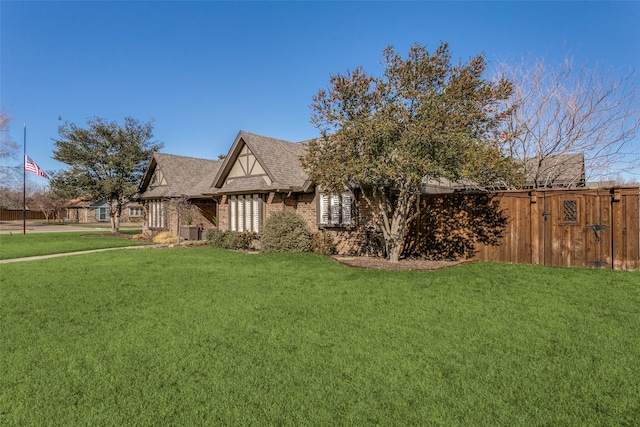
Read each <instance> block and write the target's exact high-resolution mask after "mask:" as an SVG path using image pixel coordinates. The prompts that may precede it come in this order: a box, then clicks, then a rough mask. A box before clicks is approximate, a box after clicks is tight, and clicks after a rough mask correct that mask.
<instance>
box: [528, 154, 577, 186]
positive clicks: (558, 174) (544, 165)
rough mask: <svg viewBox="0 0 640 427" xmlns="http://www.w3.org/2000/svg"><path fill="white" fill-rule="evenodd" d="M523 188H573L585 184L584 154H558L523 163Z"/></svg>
mask: <svg viewBox="0 0 640 427" xmlns="http://www.w3.org/2000/svg"><path fill="white" fill-rule="evenodd" d="M523 166H524V169H525V186H526V187H534V186H536V185H535V184H536V183H537V184H538V185H537V186H538V187H540V186H542V187H572V186H573V187H575V186H580V185H584V184H585V170H584V154H558V155H555V156H549V157H545V158H544V159H542V161H539V160H538V159H537V158H529V159H526V160H525V161H524V164H523Z"/></svg>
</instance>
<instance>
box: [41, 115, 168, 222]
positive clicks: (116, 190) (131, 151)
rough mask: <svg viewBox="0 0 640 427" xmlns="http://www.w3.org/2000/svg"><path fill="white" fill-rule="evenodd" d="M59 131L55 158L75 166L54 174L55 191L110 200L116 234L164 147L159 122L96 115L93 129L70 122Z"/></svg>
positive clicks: (70, 195)
mask: <svg viewBox="0 0 640 427" xmlns="http://www.w3.org/2000/svg"><path fill="white" fill-rule="evenodd" d="M58 134H59V139H56V140H54V141H55V148H54V153H53V158H54V159H55V160H58V161H60V162H63V163H66V164H67V165H69V168H68V169H66V170H61V171H58V172H56V173H54V174H53V176H52V178H51V181H50V185H51V187H52V189H53V190H54V191H55V192H56V193H57V194H58V195H62V196H65V197H67V198H74V197H88V198H90V199H91V200H93V201H95V202H98V201H101V200H105V201H106V202H107V203H108V204H109V206H110V210H111V231H112V232H113V233H116V232H117V231H118V230H119V227H120V214H121V212H122V207H123V205H124V203H126V202H127V201H128V200H129V199H130V198H131V197H132V196H133V195H134V194H135V193H136V191H137V187H138V184H139V183H140V181H141V179H142V175H143V174H144V171H145V167H146V165H147V163H148V162H149V159H150V158H151V154H152V153H153V152H154V151H157V150H159V149H160V148H162V147H163V145H162V144H161V143H158V142H156V141H153V122H147V123H141V122H139V121H138V120H135V119H133V118H131V117H126V118H125V120H124V124H123V125H122V126H120V125H118V123H116V122H113V121H107V120H105V119H102V118H98V117H94V118H91V119H89V120H88V121H87V128H80V127H78V126H76V125H75V124H73V123H70V122H67V121H65V122H63V124H62V125H61V126H59V127H58Z"/></svg>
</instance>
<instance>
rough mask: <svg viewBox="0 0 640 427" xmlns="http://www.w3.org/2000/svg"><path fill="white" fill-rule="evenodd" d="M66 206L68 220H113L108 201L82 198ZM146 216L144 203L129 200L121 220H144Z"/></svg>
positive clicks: (90, 221)
mask: <svg viewBox="0 0 640 427" xmlns="http://www.w3.org/2000/svg"><path fill="white" fill-rule="evenodd" d="M65 208H66V210H67V215H66V218H67V221H69V222H78V223H84V224H87V223H93V222H108V221H110V220H111V212H110V209H109V206H108V205H107V203H106V201H104V200H102V201H100V202H98V203H91V202H90V201H87V200H84V199H82V198H78V199H73V200H71V201H69V202H68V203H67V204H66V205H65ZM143 218H144V210H143V205H142V204H141V203H137V202H128V203H126V204H125V205H124V207H123V209H122V213H121V216H120V222H140V223H141V222H142V220H143Z"/></svg>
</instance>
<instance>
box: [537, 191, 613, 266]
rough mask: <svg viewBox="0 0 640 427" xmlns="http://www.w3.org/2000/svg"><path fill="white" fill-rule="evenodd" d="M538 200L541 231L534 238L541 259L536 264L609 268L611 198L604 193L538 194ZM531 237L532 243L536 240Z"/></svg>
mask: <svg viewBox="0 0 640 427" xmlns="http://www.w3.org/2000/svg"><path fill="white" fill-rule="evenodd" d="M538 199H539V200H538V203H541V204H540V205H539V206H538V216H539V218H540V220H539V221H538V224H539V226H538V228H541V229H540V230H539V231H538V232H539V233H540V236H539V237H537V238H538V239H540V238H541V239H542V240H541V243H540V244H541V249H542V251H541V252H542V253H541V255H542V256H541V258H542V259H539V260H536V261H538V262H536V263H539V264H543V265H554V266H565V267H571V266H574V267H587V266H593V267H604V268H613V265H612V253H611V252H612V244H611V243H612V239H611V235H612V224H611V222H612V221H611V220H612V218H611V195H610V194H609V193H608V192H607V193H605V194H601V192H600V191H599V190H596V191H595V193H588V194H585V192H584V191H582V192H580V191H570V190H565V191H563V192H561V193H558V192H553V193H549V192H541V194H540V195H539V196H538ZM540 207H541V208H542V212H540V211H539V209H540ZM532 231H533V232H535V230H532ZM532 237H533V239H536V236H532Z"/></svg>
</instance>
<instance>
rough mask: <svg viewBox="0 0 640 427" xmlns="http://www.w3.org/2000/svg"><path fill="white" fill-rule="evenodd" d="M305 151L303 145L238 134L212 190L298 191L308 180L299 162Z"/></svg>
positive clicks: (241, 132) (248, 134) (246, 133)
mask: <svg viewBox="0 0 640 427" xmlns="http://www.w3.org/2000/svg"><path fill="white" fill-rule="evenodd" d="M305 151H306V144H304V143H293V142H288V141H284V140H281V139H275V138H269V137H266V136H261V135H256V134H252V133H248V132H244V131H240V132H239V133H238V136H237V137H236V139H235V141H234V143H233V145H232V146H231V149H230V150H229V153H228V154H227V157H226V158H225V161H224V163H223V164H222V166H221V167H220V169H219V171H218V174H217V175H216V177H215V179H214V181H213V185H212V187H214V190H217V191H220V192H226V191H233V192H241V191H252V190H260V191H267V190H276V191H277V190H280V191H294V190H299V189H301V188H302V187H303V186H304V185H305V183H306V181H307V180H308V176H307V173H306V172H305V171H304V169H303V168H302V165H301V163H300V156H302V155H303V154H304V152H305ZM256 177H261V178H262V181H264V184H263V183H262V182H261V181H260V180H257V179H256ZM256 187H259V188H256Z"/></svg>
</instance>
